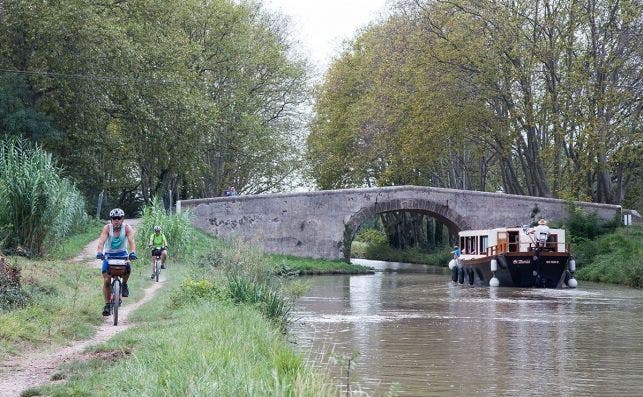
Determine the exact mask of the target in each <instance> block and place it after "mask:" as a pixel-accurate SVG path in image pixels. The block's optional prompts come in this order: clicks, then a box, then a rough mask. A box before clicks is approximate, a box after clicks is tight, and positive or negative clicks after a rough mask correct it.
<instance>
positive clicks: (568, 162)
mask: <svg viewBox="0 0 643 397" xmlns="http://www.w3.org/2000/svg"><path fill="white" fill-rule="evenodd" d="M393 11H394V12H392V14H391V16H390V17H389V18H387V19H386V20H384V21H381V22H379V23H376V24H373V25H371V26H369V27H368V28H366V29H364V30H363V31H362V32H361V33H360V34H359V35H357V37H356V38H355V39H354V40H353V41H352V42H351V43H349V46H348V47H347V48H346V50H345V51H344V52H343V53H342V55H341V56H340V57H339V58H338V59H337V61H336V62H334V63H333V64H332V65H331V67H330V69H329V71H328V73H327V75H326V78H325V80H324V82H323V83H322V84H321V85H320V86H319V87H317V88H316V91H315V92H316V97H315V98H316V103H315V116H314V120H313V122H312V124H311V134H310V136H309V137H308V141H307V143H308V149H307V150H308V151H307V157H308V159H309V161H310V162H311V176H312V177H313V178H314V180H315V181H316V183H317V184H318V185H319V186H320V187H322V188H335V187H354V186H371V185H398V184H417V185H430V186H442V187H451V188H460V189H475V190H490V191H494V190H501V191H504V192H507V193H515V194H528V195H536V196H544V197H559V198H573V199H581V200H591V201H596V202H606V203H615V204H625V205H635V204H634V203H635V201H636V200H637V199H638V198H639V197H640V195H641V192H640V191H639V189H640V185H641V175H640V171H641V158H643V145H642V143H643V134H641V108H642V103H643V102H642V100H641V92H642V87H643V83H642V81H641V76H643V69H642V68H643V66H642V65H643V63H642V62H641V61H642V60H641V51H640V49H641V48H642V47H643V34H642V33H643V20H642V19H641V15H643V5H642V4H641V3H640V2H638V1H628V0H626V1H611V0H585V1H571V2H570V1H556V0H553V1H552V0H537V1H532V0H530V1H527V0H512V1H477V0H475V1H474V0H448V1H446V0H445V1H442V0H432V1H421V0H415V1H400V2H398V3H397V4H396V5H395V7H394V10H393Z"/></svg>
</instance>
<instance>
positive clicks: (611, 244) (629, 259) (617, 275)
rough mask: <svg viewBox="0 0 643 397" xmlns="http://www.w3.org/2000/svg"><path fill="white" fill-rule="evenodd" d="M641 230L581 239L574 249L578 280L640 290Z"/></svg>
mask: <svg viewBox="0 0 643 397" xmlns="http://www.w3.org/2000/svg"><path fill="white" fill-rule="evenodd" d="M642 240H643V228H641V227H640V226H634V227H631V228H630V229H628V230H625V229H618V230H617V231H616V232H615V233H612V234H608V235H605V236H601V237H599V238H598V239H596V240H594V241H590V240H583V241H581V242H580V243H578V244H577V246H576V249H575V250H574V256H575V257H576V262H577V263H578V264H579V266H578V268H579V270H578V272H577V273H576V276H577V277H578V278H579V279H580V280H587V281H598V282H609V283H615V284H622V285H627V286H630V287H635V288H640V287H641V280H642V279H643V244H641V241H642Z"/></svg>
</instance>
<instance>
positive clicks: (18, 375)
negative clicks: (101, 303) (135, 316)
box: [0, 219, 164, 397]
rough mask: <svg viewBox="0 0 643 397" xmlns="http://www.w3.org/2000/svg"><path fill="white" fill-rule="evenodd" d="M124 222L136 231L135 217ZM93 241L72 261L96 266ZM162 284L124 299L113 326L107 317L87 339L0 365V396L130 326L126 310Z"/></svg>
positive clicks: (45, 377) (47, 377)
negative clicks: (135, 298)
mask: <svg viewBox="0 0 643 397" xmlns="http://www.w3.org/2000/svg"><path fill="white" fill-rule="evenodd" d="M126 222H127V223H129V224H130V225H131V226H132V227H133V228H134V230H136V226H137V225H138V220H137V219H130V220H127V221H126ZM96 244H98V240H95V241H92V242H91V243H89V244H88V245H87V246H86V247H85V248H84V249H83V251H82V252H81V253H80V254H79V255H78V256H77V257H76V258H74V259H73V261H74V262H80V263H85V264H86V265H87V266H91V267H96V268H98V267H100V262H99V261H97V260H96V259H95V255H96ZM162 276H163V275H162ZM163 284H164V280H163V279H161V282H158V283H152V284H151V285H150V286H149V287H147V288H146V289H145V290H144V295H143V298H142V299H141V300H139V301H138V302H135V303H129V302H126V303H125V305H123V307H122V308H121V309H120V311H119V316H118V317H119V319H118V320H119V321H118V322H119V324H118V325H117V326H114V325H113V323H112V318H111V317H105V318H103V324H102V325H101V326H100V327H98V329H97V330H96V334H95V335H94V336H93V337H92V338H91V339H87V340H82V341H75V342H73V343H72V344H71V345H69V346H67V347H63V348H58V349H56V350H53V349H46V348H45V349H44V351H43V350H42V349H41V350H38V351H30V352H26V353H24V355H22V356H19V357H14V358H11V359H9V360H7V361H5V362H3V363H2V364H0V397H13V396H20V393H21V392H22V391H23V390H25V389H28V388H30V387H34V386H39V385H42V384H45V383H48V382H51V376H52V374H53V373H54V371H55V370H56V368H57V367H58V366H59V365H60V364H62V363H65V362H69V361H76V360H79V359H83V358H84V357H89V355H85V354H83V350H84V349H85V348H87V347H88V346H91V345H95V344H99V343H103V342H106V341H107V340H109V339H110V338H111V337H113V336H114V335H116V334H118V333H119V332H122V331H124V330H126V329H128V328H130V327H131V326H132V324H131V323H130V322H129V315H130V313H132V312H133V311H134V310H136V309H137V308H139V307H140V306H141V305H143V304H145V303H146V302H149V301H150V300H151V299H152V297H153V296H154V294H155V293H156V292H157V291H158V289H159V288H160V287H162V286H163ZM96 288H100V285H97V286H96ZM97 315H100V313H97Z"/></svg>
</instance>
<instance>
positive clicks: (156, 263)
mask: <svg viewBox="0 0 643 397" xmlns="http://www.w3.org/2000/svg"><path fill="white" fill-rule="evenodd" d="M160 275H161V265H160V264H159V260H158V259H157V260H155V261H154V277H155V278H156V282H157V283H158V282H159V276H160Z"/></svg>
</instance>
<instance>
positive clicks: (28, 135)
mask: <svg viewBox="0 0 643 397" xmlns="http://www.w3.org/2000/svg"><path fill="white" fill-rule="evenodd" d="M3 135H4V136H7V135H8V136H14V137H22V138H25V139H28V140H30V141H35V142H45V143H46V142H53V141H57V140H59V139H61V134H60V132H59V131H58V130H56V129H55V128H54V126H53V125H52V123H51V121H50V120H49V119H47V117H46V116H45V115H44V114H42V113H40V112H39V111H38V110H36V109H35V108H34V107H33V106H32V104H31V103H30V101H29V99H28V88H27V83H26V81H25V77H24V76H23V75H11V74H9V75H1V74H0V136H3Z"/></svg>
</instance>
